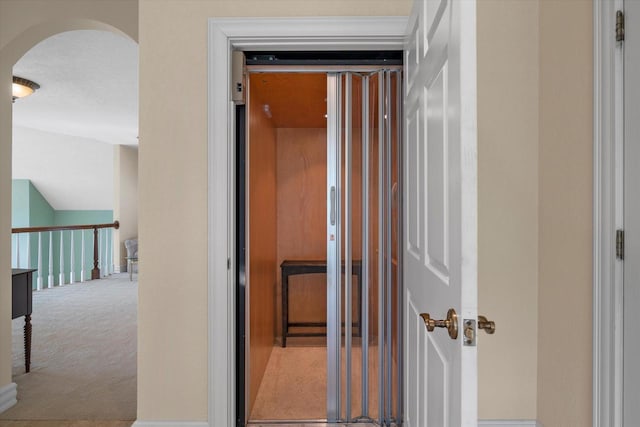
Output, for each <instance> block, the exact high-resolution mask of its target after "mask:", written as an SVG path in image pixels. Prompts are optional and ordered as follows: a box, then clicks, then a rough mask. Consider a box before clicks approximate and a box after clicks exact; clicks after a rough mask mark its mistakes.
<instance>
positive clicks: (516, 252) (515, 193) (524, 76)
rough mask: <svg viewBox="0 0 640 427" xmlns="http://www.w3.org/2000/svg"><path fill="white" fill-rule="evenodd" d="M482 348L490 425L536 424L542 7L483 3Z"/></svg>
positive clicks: (482, 392)
mask: <svg viewBox="0 0 640 427" xmlns="http://www.w3.org/2000/svg"><path fill="white" fill-rule="evenodd" d="M477 12H478V21H477V31H478V282H479V283H478V288H479V289H478V306H479V313H480V314H484V315H486V316H487V317H488V318H489V319H491V320H494V321H495V322H496V325H497V332H496V333H495V335H491V336H489V335H486V334H484V333H480V336H479V342H478V364H479V370H478V375H479V378H478V386H479V390H478V391H479V393H478V397H479V402H478V408H479V416H480V418H481V419H500V418H507V419H519V418H524V419H535V417H536V379H537V351H536V347H537V317H538V314H537V310H538V303H537V300H538V295H537V294H538V227H537V223H538V2H537V1H533V0H523V1H503V0H483V1H480V2H478V9H477Z"/></svg>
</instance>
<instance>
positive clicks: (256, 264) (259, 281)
mask: <svg viewBox="0 0 640 427" xmlns="http://www.w3.org/2000/svg"><path fill="white" fill-rule="evenodd" d="M248 153H249V162H248V167H247V169H248V171H249V173H248V175H249V177H248V189H247V194H248V202H249V204H248V211H249V224H248V225H249V227H248V230H247V231H248V236H249V248H248V260H249V261H248V265H249V271H248V286H249V287H248V289H249V311H250V321H249V346H250V352H249V363H250V365H249V366H250V369H249V373H248V374H249V413H250V411H251V409H252V408H253V403H254V401H255V398H256V395H257V393H258V388H259V387H260V383H261V382H262V377H263V376H264V371H265V369H266V366H267V363H268V361H269V357H270V356H271V350H272V349H273V344H274V340H275V334H276V332H275V325H276V276H277V274H278V272H279V269H278V264H277V262H276V241H277V223H276V211H277V209H276V130H275V128H274V127H273V125H272V123H271V121H270V120H269V119H268V118H267V117H266V115H265V114H264V111H263V108H262V103H261V102H260V100H259V99H258V98H257V97H253V98H252V100H251V101H250V105H249V138H248Z"/></svg>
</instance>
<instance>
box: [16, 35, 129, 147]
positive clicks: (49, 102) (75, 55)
mask: <svg viewBox="0 0 640 427" xmlns="http://www.w3.org/2000/svg"><path fill="white" fill-rule="evenodd" d="M13 74H14V75H16V76H20V77H24V78H27V79H29V80H33V81H34V82H36V83H38V84H39V85H40V89H39V90H38V91H37V92H36V93H35V94H33V95H31V96H29V97H27V98H23V99H18V100H16V102H15V103H14V104H13V124H14V126H20V127H23V128H31V129H37V130H41V131H45V132H51V133H58V134H63V135H70V136H76V137H82V138H88V139H91V140H95V141H101V142H106V143H109V144H125V145H137V135H138V46H137V44H136V43H135V42H134V41H132V40H130V39H127V38H125V37H123V36H121V35H117V34H114V33H110V32H106V31H69V32H65V33H60V34H57V35H55V36H53V37H50V38H48V39H46V40H44V41H42V42H41V43H39V44H37V45H36V46H34V47H33V48H32V49H31V50H29V52H27V53H26V54H25V55H24V56H23V57H22V58H21V59H20V60H19V61H18V62H17V63H16V64H15V65H14V67H13Z"/></svg>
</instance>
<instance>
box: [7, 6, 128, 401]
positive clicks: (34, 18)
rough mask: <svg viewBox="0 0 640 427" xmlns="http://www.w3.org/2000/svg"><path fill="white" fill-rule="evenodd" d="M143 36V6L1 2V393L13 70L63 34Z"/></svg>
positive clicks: (8, 269) (8, 347)
mask: <svg viewBox="0 0 640 427" xmlns="http://www.w3.org/2000/svg"><path fill="white" fill-rule="evenodd" d="M80 29H92V30H101V29H102V30H108V31H116V32H120V33H122V34H127V35H128V36H129V37H131V38H132V39H134V40H136V39H137V36H138V2H137V0H55V1H51V0H29V1H24V0H0V388H2V387H4V386H5V385H7V384H8V383H10V382H11V360H12V357H11V302H10V301H11V297H10V294H11V274H10V269H11V264H10V259H11V256H10V253H9V251H10V247H11V245H10V240H9V239H10V238H11V237H10V236H11V126H10V123H11V114H12V109H11V105H12V104H11V96H10V89H9V88H10V87H11V84H10V83H11V70H12V68H13V64H14V63H15V62H16V61H17V60H18V59H19V58H20V57H21V56H22V55H24V53H26V52H27V51H28V50H29V49H30V48H31V47H33V46H34V45H35V44H37V43H39V42H40V41H42V40H44V39H46V38H47V37H49V36H52V35H54V34H56V33H58V32H61V31H69V30H80Z"/></svg>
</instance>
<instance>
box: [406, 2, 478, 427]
mask: <svg viewBox="0 0 640 427" xmlns="http://www.w3.org/2000/svg"><path fill="white" fill-rule="evenodd" d="M475 7H476V5H475V1H473V0H463V1H459V0H453V1H452V0H449V1H447V0H433V1H432V0H427V1H423V0H416V1H415V2H414V8H413V12H412V15H411V17H410V19H409V26H408V36H407V45H406V48H405V94H404V96H405V110H404V111H405V123H404V124H405V147H404V149H405V153H404V156H405V171H404V173H405V189H406V194H405V198H404V215H405V220H404V233H405V234H404V243H403V244H404V249H403V255H404V278H405V295H404V316H405V319H404V322H405V324H404V330H405V341H404V343H405V356H404V357H405V365H404V366H405V378H406V381H405V408H404V416H405V422H406V425H407V426H408V427H425V426H427V427H461V426H463V427H467V426H476V425H477V354H476V347H475V339H474V340H473V342H472V343H471V344H470V345H467V343H465V342H464V341H465V340H464V339H463V337H464V324H465V321H469V322H471V323H473V325H475V320H476V318H477V174H476V170H477V164H476V163H477V142H476V140H477V136H476V134H477V131H476V127H477V126H476V12H475V10H476V9H475ZM451 308H453V309H454V310H455V311H456V313H457V316H458V319H457V325H458V328H459V331H458V335H457V338H456V339H452V338H451V337H450V336H449V334H448V331H447V330H446V329H441V328H436V329H435V330H434V331H432V332H428V331H427V328H426V322H423V319H422V318H421V316H420V315H421V313H428V314H429V315H430V316H431V317H432V318H434V319H445V318H446V316H447V312H448V310H449V309H451Z"/></svg>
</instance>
